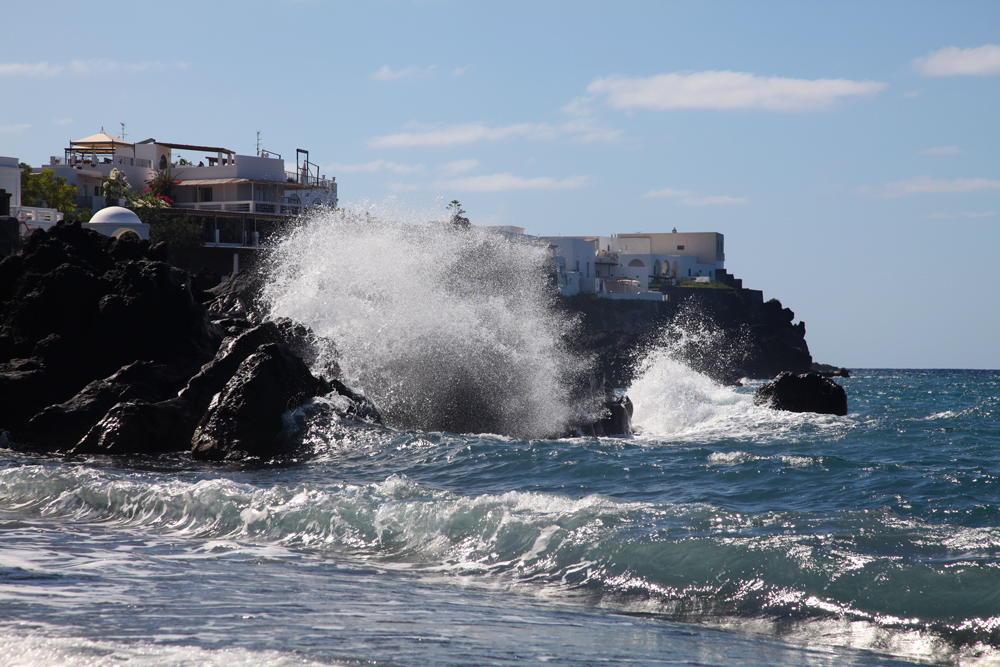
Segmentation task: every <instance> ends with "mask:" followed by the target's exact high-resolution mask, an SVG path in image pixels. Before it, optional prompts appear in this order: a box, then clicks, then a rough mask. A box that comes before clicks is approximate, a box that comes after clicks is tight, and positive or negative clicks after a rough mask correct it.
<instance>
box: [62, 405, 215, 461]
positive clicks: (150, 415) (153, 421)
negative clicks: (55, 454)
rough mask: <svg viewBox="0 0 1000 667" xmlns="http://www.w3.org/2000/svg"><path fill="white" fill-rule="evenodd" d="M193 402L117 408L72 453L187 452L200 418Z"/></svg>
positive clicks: (93, 428) (109, 412)
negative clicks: (194, 410) (194, 409)
mask: <svg viewBox="0 0 1000 667" xmlns="http://www.w3.org/2000/svg"><path fill="white" fill-rule="evenodd" d="M192 408H193V405H192V403H191V402H190V401H186V400H184V399H182V398H173V399H169V400H166V401H160V402H158V403H147V402H145V401H142V400H135V401H126V402H123V403H117V404H115V405H113V406H112V407H111V408H110V409H109V410H108V412H107V414H105V415H104V416H103V417H102V418H101V419H100V421H98V422H97V423H96V424H95V425H94V426H93V427H92V428H91V429H90V430H89V431H88V432H87V434H86V435H85V436H84V437H83V438H82V439H81V440H80V442H79V443H78V444H77V445H76V447H74V448H73V449H72V452H71V453H73V454H137V453H140V454H156V453H161V452H175V451H186V450H187V449H188V447H189V445H190V442H191V433H192V432H193V431H194V427H195V424H196V423H197V421H198V416H197V415H196V414H194V412H193V411H192Z"/></svg>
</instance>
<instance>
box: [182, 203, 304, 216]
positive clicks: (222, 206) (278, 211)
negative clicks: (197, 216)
mask: <svg viewBox="0 0 1000 667" xmlns="http://www.w3.org/2000/svg"><path fill="white" fill-rule="evenodd" d="M174 206H175V207H176V208H193V209H195V210H197V211H223V212H227V213H258V214H261V215H299V214H300V213H302V209H303V206H302V204H285V203H281V202H271V201H250V200H247V201H214V202H197V203H195V202H186V203H175V204H174Z"/></svg>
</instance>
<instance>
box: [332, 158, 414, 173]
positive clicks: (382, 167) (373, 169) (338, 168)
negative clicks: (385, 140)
mask: <svg viewBox="0 0 1000 667" xmlns="http://www.w3.org/2000/svg"><path fill="white" fill-rule="evenodd" d="M326 170H327V171H328V172H332V173H338V172H339V173H345V174H352V173H354V174H356V173H368V174H374V173H377V172H380V171H389V172H392V173H394V174H412V173H415V172H420V171H423V170H424V165H422V164H413V165H410V164H400V163H398V162H390V161H388V160H372V161H371V162H365V163H363V164H332V165H330V166H328V167H327V168H326Z"/></svg>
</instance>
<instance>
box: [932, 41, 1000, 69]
mask: <svg viewBox="0 0 1000 667" xmlns="http://www.w3.org/2000/svg"><path fill="white" fill-rule="evenodd" d="M913 68H914V69H916V70H917V71H918V72H919V73H921V74H923V75H924V76H963V75H978V76H986V75H990V74H1000V45H997V44H986V45H985V46H980V47H978V48H975V49H960V48H958V47H957V46H949V47H946V48H943V49H940V50H938V51H931V52H930V53H928V54H927V55H926V56H923V57H922V58H914V60H913Z"/></svg>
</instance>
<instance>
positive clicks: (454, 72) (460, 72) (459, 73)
mask: <svg viewBox="0 0 1000 667" xmlns="http://www.w3.org/2000/svg"><path fill="white" fill-rule="evenodd" d="M469 69H470V67H469V66H468V65H466V66H465V67H456V68H455V69H453V70H451V75H452V76H462V75H463V74H465V73H466V72H468V71H469Z"/></svg>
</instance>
